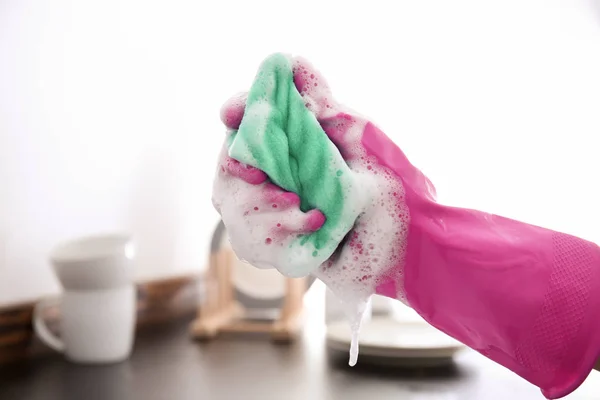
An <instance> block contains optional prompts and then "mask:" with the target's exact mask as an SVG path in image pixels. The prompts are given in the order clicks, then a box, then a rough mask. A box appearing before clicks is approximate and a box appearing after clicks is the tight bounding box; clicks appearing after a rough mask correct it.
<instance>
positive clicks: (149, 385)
mask: <svg viewBox="0 0 600 400" xmlns="http://www.w3.org/2000/svg"><path fill="white" fill-rule="evenodd" d="M187 326H188V325H187V322H186V323H181V324H177V325H174V326H169V327H160V328H155V329H151V330H148V331H146V332H142V333H141V334H140V335H139V336H138V338H137V340H136V345H135V349H134V352H133V354H132V356H131V358H130V359H129V360H127V361H125V362H123V363H120V364H115V365H110V366H79V365H74V364H71V363H69V362H67V361H64V360H63V359H62V357H61V356H60V355H51V356H48V357H46V358H44V359H39V360H35V361H30V362H28V363H20V364H14V365H11V366H5V367H2V368H1V369H0V399H2V400H4V399H6V400H21V399H23V400H25V399H26V400H38V399H39V400H42V399H43V400H54V399H61V400H95V399H110V400H125V399H127V400H129V399H136V400H137V399H140V400H142V399H143V400H154V399H157V400H159V399H160V400H162V399H168V400H179V399H183V400H186V399H194V400H197V399H211V400H213V399H214V400H221V399H222V400H237V399H244V400H252V399H260V400H270V399H274V400H275V399H276V400H279V399H286V400H307V399H311V400H312V399H315V400H320V399H323V400H326V399H327V400H329V399H333V400H335V399H340V400H354V399H356V400H358V399H360V400H371V399H372V400H375V399H376V400H388V399H389V400H392V399H393V400H398V399H403V400H455V399H456V400H500V399H502V400H506V399H510V400H521V399H523V400H525V399H527V400H535V399H543V396H542V395H541V393H540V392H539V390H538V389H537V388H535V387H533V386H532V385H530V384H528V383H527V382H525V381H523V380H521V379H520V378H518V377H517V376H515V375H514V374H512V373H511V372H509V371H506V370H505V369H504V368H502V367H499V366H497V365H495V364H493V363H492V362H490V361H488V360H487V359H485V358H484V357H482V356H480V355H478V354H476V353H474V352H471V351H464V352H462V353H461V354H458V355H457V356H456V362H455V365H454V366H453V367H451V368H444V369H438V370H421V371H419V370H398V369H396V370H389V369H378V368H373V367H371V366H368V365H365V364H364V363H363V364H361V362H360V357H359V362H358V365H357V366H356V367H354V368H350V367H348V366H347V364H346V363H347V358H346V357H347V355H346V356H345V357H344V358H343V359H342V360H340V361H338V360H337V359H336V358H331V357H328V356H327V351H326V349H325V346H324V332H323V328H322V327H316V328H314V329H313V328H307V329H306V331H305V334H304V337H303V339H302V340H301V341H300V342H298V343H296V344H294V345H290V346H284V345H274V344H272V343H270V342H269V341H268V340H265V339H264V338H262V337H247V336H244V337H243V338H242V337H239V336H238V337H222V338H219V339H217V340H214V341H212V342H208V343H199V342H195V341H193V340H191V339H190V337H189V335H188V331H187ZM599 375H600V374H598V373H596V372H592V375H591V376H590V377H589V378H588V380H587V382H586V383H585V384H584V385H583V386H582V387H581V388H580V389H579V390H578V391H577V392H575V393H573V394H572V395H570V396H568V397H567V398H566V399H569V400H583V399H586V400H587V399H600V376H599Z"/></svg>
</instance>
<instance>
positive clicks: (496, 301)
mask: <svg viewBox="0 0 600 400" xmlns="http://www.w3.org/2000/svg"><path fill="white" fill-rule="evenodd" d="M294 81H295V84H296V87H297V89H298V91H299V92H300V94H301V95H302V96H303V98H304V99H305V101H306V106H307V107H308V108H309V109H310V110H311V111H312V112H313V113H314V115H315V116H316V118H317V120H318V121H319V123H320V124H321V126H322V128H323V130H324V131H325V132H326V133H327V135H328V137H329V138H330V140H331V141H332V142H333V143H334V144H335V145H336V146H337V147H338V149H339V150H340V152H341V154H342V155H343V157H344V159H345V160H346V162H347V163H348V165H349V167H350V168H351V169H352V170H353V171H355V172H357V173H360V174H368V175H370V176H371V179H372V181H373V182H374V183H375V185H374V187H376V188H378V190H377V192H376V193H373V200H372V204H370V205H369V207H368V208H367V209H366V210H365V213H364V214H363V215H362V216H361V217H360V218H359V219H358V220H357V222H356V225H355V227H354V229H352V231H351V232H350V233H349V235H348V237H347V240H346V241H344V242H343V243H342V244H341V245H340V248H339V249H338V251H336V253H335V254H334V255H333V256H332V257H331V259H330V260H328V261H327V262H326V263H324V264H323V265H322V266H321V267H320V268H319V270H318V271H315V275H317V276H318V277H319V278H321V279H322V280H323V281H325V283H326V284H328V285H333V286H334V287H333V289H334V291H336V289H340V288H339V287H338V288H336V287H335V286H336V285H338V286H339V285H342V286H344V287H345V288H347V287H350V286H351V287H352V288H353V290H355V292H356V293H358V294H360V295H362V294H364V293H368V292H371V293H377V294H381V295H385V296H388V297H391V298H395V299H399V300H401V301H403V302H405V303H406V304H407V305H409V306H410V307H412V308H413V309H415V310H416V311H417V312H418V313H419V314H420V315H421V316H422V317H423V318H424V319H425V320H426V321H428V322H429V323H430V324H431V325H433V326H435V327H436V328H438V329H440V330H441V331H443V332H445V333H446V334H448V335H450V336H452V337H454V338H455V339H457V340H459V341H461V342H463V343H464V344H466V345H467V346H469V347H471V348H473V349H475V350H476V351H478V352H480V353H481V354H483V355H485V356H487V357H488V358H490V359H492V360H494V361H495V362H497V363H499V364H501V365H503V366H505V367H506V368H509V369H510V370H512V371H514V372H515V373H517V374H518V375H520V376H521V377H523V378H524V379H526V380H528V381H529V382H531V383H533V384H535V385H537V386H538V387H540V388H541V389H542V391H543V393H544V395H545V396H546V397H548V398H551V399H555V398H560V397H563V396H565V395H567V394H569V393H570V392H572V391H573V390H575V389H576V388H577V387H578V386H579V385H580V384H581V383H582V382H583V381H584V380H585V378H586V377H587V375H588V374H589V372H590V371H591V369H592V367H593V365H594V363H595V362H596V360H597V359H598V357H599V355H600V340H598V339H597V338H596V336H599V335H600V319H598V318H597V315H598V314H599V313H600V249H599V248H598V246H597V245H595V244H593V243H591V242H588V241H585V240H582V239H579V238H576V237H573V236H570V235H567V234H563V233H559V232H555V231H552V230H549V229H544V228H541V227H537V226H533V225H529V224H525V223H521V222H518V221H514V220H511V219H508V218H503V217H500V216H497V215H493V214H488V213H484V212H480V211H475V210H469V209H462V208H455V207H448V206H444V205H441V204H438V203H437V202H436V200H435V189H434V187H433V185H432V184H431V182H430V181H429V180H428V179H427V177H425V176H424V175H423V174H422V173H421V172H420V171H419V170H418V169H417V168H416V167H414V166H413V165H412V164H411V163H410V161H409V160H408V158H407V157H406V156H405V155H404V154H403V152H402V151H401V150H400V149H399V147H398V146H397V145H396V144H395V143H393V142H392V141H391V140H390V139H389V138H388V137H387V136H386V135H385V134H384V133H383V132H382V131H381V130H380V129H379V128H378V127H377V126H376V125H375V124H373V123H372V122H370V121H368V120H367V119H366V118H364V117H362V116H360V115H358V114H357V113H355V112H353V111H351V110H349V109H347V108H345V107H344V106H342V105H340V104H338V103H337V102H336V101H335V100H334V99H333V97H332V96H331V92H330V91H329V89H328V86H327V83H326V82H325V81H324V79H323V78H322V76H321V75H320V74H319V73H318V71H316V70H314V68H312V67H311V66H310V65H309V64H308V63H307V62H306V61H304V60H300V59H297V60H295V65H294ZM243 110H244V100H243V96H242V97H238V98H236V99H234V100H232V101H230V102H228V103H227V104H226V106H225V107H224V109H223V112H222V119H223V121H224V122H225V124H226V125H227V126H228V127H229V128H231V129H235V128H236V125H239V122H240V120H241V116H242V115H243ZM221 160H222V161H221V166H222V167H223V169H222V170H221V172H220V173H219V174H218V175H217V179H216V185H221V186H220V187H221V188H222V187H223V185H229V186H227V187H229V189H227V190H228V191H227V190H226V191H225V192H226V193H230V194H231V199H218V200H216V201H215V204H216V205H217V206H218V205H219V204H221V203H222V202H226V201H232V202H234V203H235V204H237V205H238V206H239V207H240V208H239V211H238V213H237V214H236V216H235V218H241V219H240V220H243V221H245V222H247V224H246V225H245V226H246V227H247V231H246V233H245V234H244V236H247V237H249V238H251V237H253V235H254V231H255V230H257V229H262V228H261V226H265V225H264V221H265V219H263V218H262V217H260V219H253V217H252V216H250V215H244V213H245V212H246V211H247V210H246V209H247V206H245V204H246V199H252V200H253V201H254V200H255V199H264V198H267V197H268V196H267V195H266V193H267V192H269V191H275V192H276V193H279V194H278V195H280V196H284V195H285V196H291V195H289V194H283V193H280V192H277V189H276V188H273V187H272V186H270V185H269V184H267V183H264V181H265V180H266V176H264V175H261V171H258V170H255V169H252V168H250V169H245V168H243V167H241V166H239V165H236V164H235V163H232V162H231V161H230V160H228V159H227V157H226V155H225V156H223V157H222V158H221ZM230 164H231V165H233V167H232V166H229V165H230ZM223 171H224V172H223ZM239 171H241V172H239ZM242 175H247V177H246V178H244V177H243V176H242ZM250 176H251V178H248V177H250ZM259 176H260V179H259ZM239 178H242V180H240V179H239ZM250 181H252V182H254V183H258V185H257V184H254V185H252V184H251V183H252V182H251V183H248V182H250ZM226 197H227V196H226ZM235 207H236V206H235V205H233V206H231V208H232V209H235ZM228 208H229V207H228ZM221 210H223V208H222V207H221ZM270 211H272V210H270ZM277 212H288V213H289V214H290V218H291V219H290V220H293V221H295V223H293V224H291V228H290V229H288V231H289V232H290V233H289V234H295V233H296V232H299V231H302V230H303V229H304V230H308V228H312V229H314V228H318V226H319V224H317V223H314V224H310V223H308V222H307V221H309V220H313V219H314V221H317V220H318V221H319V222H320V223H322V214H320V213H319V212H318V211H311V213H312V214H311V215H308V214H302V213H301V212H300V211H299V210H298V209H297V208H294V207H293V206H291V207H288V208H286V209H285V211H283V210H282V211H277ZM309 214H310V213H309ZM317 215H318V216H319V217H318V218H317V217H316V216H317ZM223 218H224V221H225V223H226V224H227V220H226V219H225V218H234V217H233V216H226V215H223ZM252 245H253V246H259V245H263V244H262V243H254V242H253V244H252ZM234 250H235V248H234Z"/></svg>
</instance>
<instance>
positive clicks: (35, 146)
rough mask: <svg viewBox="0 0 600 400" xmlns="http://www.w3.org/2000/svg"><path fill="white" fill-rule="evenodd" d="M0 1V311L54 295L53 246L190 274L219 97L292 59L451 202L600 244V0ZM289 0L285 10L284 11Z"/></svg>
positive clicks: (207, 210)
mask: <svg viewBox="0 0 600 400" xmlns="http://www.w3.org/2000/svg"><path fill="white" fill-rule="evenodd" d="M318 3H320V1H316V0H314V1H313V0H310V1H303V2H289V3H286V2H282V1H239V2H231V1H230V2H218V1H212V2H203V1H197V0H196V1H169V2H152V1H141V0H105V1H102V2H98V1H91V0H77V1H75V0H73V1H65V0H53V1H48V2H46V1H42V0H38V1H35V0H13V1H10V0H4V1H0V304H2V303H7V302H13V301H20V300H26V299H31V298H35V297H37V296H40V295H44V294H50V293H55V292H57V291H58V286H57V283H56V281H55V280H54V278H53V276H52V274H51V271H50V269H49V266H48V264H47V262H46V255H47V252H48V250H49V249H50V248H51V246H52V245H53V244H54V243H56V242H57V241H59V240H61V239H63V238H67V237H71V236H73V235H78V234H83V233H89V232H91V231H98V230H109V229H127V230H131V231H132V232H133V233H134V234H135V235H136V236H138V240H139V242H140V246H141V247H140V259H139V261H140V262H139V265H138V275H139V276H140V278H148V277H155V276H163V275H170V274H178V273H183V272H188V271H198V270H199V269H200V268H201V267H202V266H203V265H204V263H205V258H206V248H207V240H208V236H209V232H210V229H212V226H213V224H214V223H215V222H216V221H217V215H216V213H215V212H214V211H213V210H212V207H211V205H210V184H211V180H212V172H213V166H214V164H215V161H216V151H217V150H218V148H219V145H220V140H221V138H222V135H223V129H222V128H221V126H220V123H219V120H218V110H219V107H220V105H221V103H222V102H223V101H224V100H226V98H227V97H228V96H229V95H230V94H233V93H235V92H237V91H239V90H243V89H245V88H247V87H248V85H249V84H250V82H251V80H252V78H253V76H254V73H255V71H256V68H257V66H258V64H259V63H260V61H261V59H262V58H264V57H265V56H266V55H268V54H269V53H271V52H274V51H286V52H291V53H295V54H301V55H304V56H306V57H307V58H309V59H311V60H312V61H313V62H314V63H315V64H316V65H317V66H318V67H320V69H321V70H322V71H323V73H324V74H325V75H326V76H328V77H329V80H330V83H331V86H332V87H333V89H334V91H335V93H336V95H337V97H338V99H340V100H341V101H343V102H344V103H346V104H348V105H349V106H351V107H353V108H355V109H357V110H360V111H361V112H362V113H363V114H366V115H369V116H371V117H372V118H373V120H375V121H376V122H378V123H379V125H381V126H382V127H383V129H384V130H385V131H386V132H387V133H388V134H390V135H391V136H392V137H393V138H394V139H395V140H396V141H397V143H399V144H400V146H401V147H402V148H403V149H404V150H405V152H406V153H407V154H408V155H409V157H410V158H411V159H412V160H413V161H414V162H415V163H416V164H417V165H418V166H420V167H421V168H422V169H423V170H424V171H425V172H426V173H427V174H428V175H430V177H431V178H432V180H433V181H434V183H435V184H436V186H437V187H438V192H439V195H440V199H441V200H442V201H444V202H448V203H452V204H456V205H462V206H467V207H475V208H480V209H484V210H487V211H492V212H497V213H500V214H503V215H506V216H509V217H514V218H519V219H523V220H526V221H528V222H533V223H537V224H541V225H546V226H549V227H551V228H555V229H559V230H564V231H567V232H570V233H575V234H578V235H581V236H583V237H586V238H589V239H591V240H595V241H597V242H600V228H598V223H599V222H600V212H599V211H598V210H599V207H598V204H600V194H599V191H598V187H599V184H600V182H599V181H600V179H599V176H598V175H599V174H598V171H600V161H599V159H600V157H598V147H597V145H595V143H596V142H597V138H598V135H599V132H600V118H598V115H599V114H598V113H599V112H600V111H599V110H600V74H599V73H598V71H600V52H598V48H600V3H599V1H595V0H594V1H592V0H504V1H494V2H482V1H478V0H470V1H468V0H453V1H446V0H436V1H419V2H414V1H408V0H405V1H395V2H390V1H385V0H380V1H375V0H370V1H368V2H364V3H360V5H355V6H354V5H351V3H350V2H344V5H340V3H339V2H334V1H330V2H323V3H325V4H321V5H318ZM286 4H287V5H286Z"/></svg>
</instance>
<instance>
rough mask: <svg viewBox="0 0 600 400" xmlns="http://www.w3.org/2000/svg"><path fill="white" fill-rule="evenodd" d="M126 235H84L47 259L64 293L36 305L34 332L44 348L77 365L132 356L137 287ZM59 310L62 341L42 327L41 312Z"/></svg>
mask: <svg viewBox="0 0 600 400" xmlns="http://www.w3.org/2000/svg"><path fill="white" fill-rule="evenodd" d="M134 253H135V250H134V245H133V242H132V240H131V238H130V237H129V236H128V235H121V234H106V235H96V236H88V237H83V238H79V239H75V240H72V241H68V242H65V243H63V244H61V245H59V246H57V247H56V248H55V249H54V250H53V251H52V254H51V256H50V261H51V263H52V266H53V267H54V271H55V273H56V275H57V276H58V279H59V280H60V283H61V284H62V286H63V289H64V293H63V295H62V296H61V297H60V298H58V299H46V300H42V301H41V302H39V303H38V304H37V305H36V307H35V310H34V315H33V326H34V329H35V332H36V334H37V335H38V336H39V337H40V339H42V341H44V342H45V343H46V344H47V345H48V346H50V347H51V348H53V349H55V350H56V351H59V352H64V353H65V356H66V357H67V359H69V360H71V361H73V362H79V363H110V362H119V361H122V360H124V359H126V358H127V357H129V355H130V353H131V349H132V347H133V336H134V330H135V316H136V289H135V285H134V283H133V268H132V261H133V259H134ZM52 305H55V306H56V305H58V307H60V315H61V318H60V332H61V338H58V337H56V336H54V334H53V333H52V332H51V331H50V330H49V329H48V327H47V326H46V325H45V323H44V320H43V318H42V314H43V310H44V309H45V308H47V307H49V306H52Z"/></svg>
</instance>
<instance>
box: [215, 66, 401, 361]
mask: <svg viewBox="0 0 600 400" xmlns="http://www.w3.org/2000/svg"><path fill="white" fill-rule="evenodd" d="M294 71H295V74H294V81H295V83H296V86H297V87H298V90H299V92H300V94H301V95H302V97H303V99H304V100H305V104H306V107H308V108H309V109H310V110H311V111H312V112H313V113H314V114H315V116H316V117H317V119H318V120H319V121H320V122H321V125H322V126H323V128H324V129H325V131H326V133H327V134H328V136H329V138H330V139H331V140H332V141H333V145H335V146H336V147H337V148H338V149H339V151H340V153H341V154H342V155H343V157H344V159H345V160H346V163H347V164H348V165H349V167H350V169H351V170H352V171H353V173H354V174H355V176H356V180H357V182H358V184H357V187H358V188H360V193H362V196H363V197H362V200H361V202H362V203H358V204H360V207H361V211H362V213H361V214H360V216H359V218H357V220H356V222H355V225H354V228H353V229H352V230H351V231H350V233H348V235H346V237H345V240H344V242H343V243H342V245H340V246H339V247H338V249H337V250H336V251H335V252H334V253H333V255H332V256H331V257H330V258H329V259H328V260H327V261H325V262H324V263H323V264H321V266H320V267H318V268H317V269H316V270H315V271H314V272H313V275H315V276H316V277H317V278H319V279H320V280H322V281H323V282H324V283H325V284H326V285H327V286H328V287H329V288H330V289H331V290H332V292H333V293H334V294H335V295H336V296H337V297H338V298H339V299H340V300H341V302H342V305H343V307H344V310H345V313H346V315H347V317H348V319H349V322H350V327H351V329H352V344H351V348H350V360H349V364H350V365H354V364H355V363H356V360H357V357H358V335H359V331H360V325H361V321H362V319H363V315H364V312H365V310H366V305H367V303H368V301H369V298H370V296H371V295H372V294H374V293H375V292H376V290H377V288H378V286H380V285H384V284H386V285H387V284H390V283H391V284H392V285H394V290H395V292H396V294H397V296H396V298H398V299H400V300H401V301H404V302H406V300H405V296H404V292H403V287H402V281H403V279H402V268H398V267H397V266H401V265H403V261H404V255H405V248H406V237H407V233H408V224H409V220H410V216H409V213H408V208H407V206H406V204H405V201H404V188H403V186H402V184H401V181H400V179H399V178H398V177H397V176H396V175H395V174H394V173H393V172H391V171H390V170H389V169H387V168H385V167H383V166H381V165H379V164H378V163H377V160H376V159H374V158H373V157H369V156H368V155H367V154H366V151H365V149H364V147H363V146H362V144H361V138H362V134H363V131H364V129H365V126H366V123H367V120H366V119H365V118H363V117H361V116H359V115H358V113H356V112H354V111H352V110H350V109H348V108H347V107H344V106H341V105H339V104H337V103H336V102H335V101H334V100H333V98H332V97H331V93H330V91H329V88H328V86H327V84H326V82H325V81H324V79H323V78H322V77H321V76H320V75H319V74H318V73H317V72H315V71H314V70H312V67H310V66H309V65H308V64H307V63H306V62H305V61H303V60H299V59H297V60H295V61H294ZM234 115H235V114H234ZM224 152H225V154H223V155H222V157H226V156H227V154H226V147H224ZM217 173H218V175H217V179H216V180H215V187H214V190H213V193H214V194H215V198H214V203H215V207H217V209H218V210H219V211H220V213H221V215H222V218H223V221H224V222H225V223H226V226H227V228H228V231H229V233H230V236H231V243H232V247H233V249H234V251H235V252H236V253H237V254H238V256H239V257H241V258H243V259H245V260H246V261H247V262H249V263H250V264H252V265H255V266H257V267H276V268H278V269H279V270H280V272H282V273H283V274H284V275H287V276H294V275H293V268H289V264H286V263H291V264H293V263H294V261H296V262H298V260H306V259H310V257H311V255H312V254H313V252H312V251H311V250H312V249H311V248H310V247H307V246H293V243H294V242H295V241H296V240H297V239H298V234H300V235H301V234H302V233H306V232H308V231H309V230H308V229H306V228H307V222H306V221H307V215H306V213H303V212H302V211H301V210H300V209H299V208H298V207H297V204H296V206H295V207H292V206H288V207H287V208H285V207H281V208H277V209H276V210H273V209H272V208H269V206H271V205H270V204H269V202H268V201H267V200H266V197H265V194H264V192H265V186H264V184H261V185H249V184H248V183H247V182H244V181H242V180H240V179H236V178H235V177H233V178H232V177H231V176H228V175H227V173H226V172H224V171H221V170H218V171H217ZM324 189H325V188H324ZM365 194H368V197H367V198H366V200H365V197H364V196H365ZM352 196H353V195H350V196H349V195H348V194H346V196H345V198H344V200H345V201H353V200H354V201H356V198H355V197H352ZM269 200H270V199H269ZM255 208H258V209H255ZM284 226H285V227H286V228H285V229H283V228H284ZM267 239H269V240H267ZM286 266H287V267H286ZM390 271H394V272H393V275H390V274H391V273H392V272H390Z"/></svg>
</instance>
